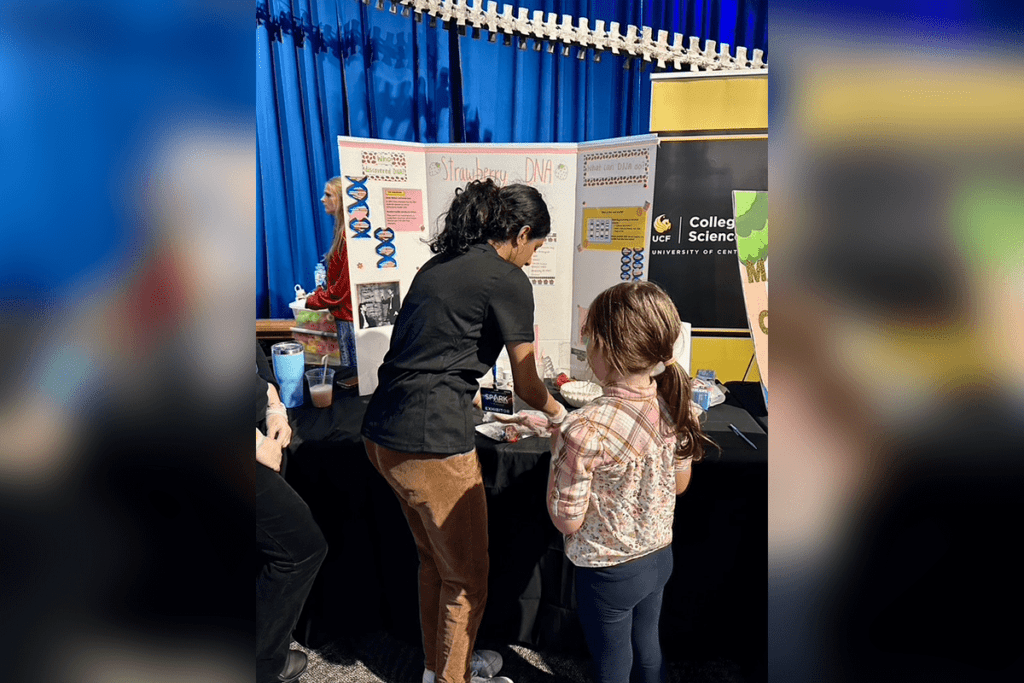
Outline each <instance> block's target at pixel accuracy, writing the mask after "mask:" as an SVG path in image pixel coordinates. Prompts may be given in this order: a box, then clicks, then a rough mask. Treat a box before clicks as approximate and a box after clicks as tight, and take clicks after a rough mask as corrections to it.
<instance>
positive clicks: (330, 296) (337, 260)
mask: <svg viewBox="0 0 1024 683" xmlns="http://www.w3.org/2000/svg"><path fill="white" fill-rule="evenodd" d="M342 249H343V250H344V249H345V247H344V245H343V246H342ZM344 256H345V257H344V259H343V258H342V254H341V253H338V254H336V255H334V256H332V257H331V261H330V263H329V264H328V265H329V266H330V267H329V269H328V274H327V276H328V277H327V288H326V289H324V288H323V287H317V288H316V290H315V291H314V292H313V293H311V294H310V295H309V296H307V297H306V308H309V309H311V310H319V309H322V308H345V309H346V310H347V309H348V308H350V307H351V305H352V303H351V302H352V291H351V289H350V285H351V281H350V279H349V275H348V253H347V250H346V251H345V255H344Z"/></svg>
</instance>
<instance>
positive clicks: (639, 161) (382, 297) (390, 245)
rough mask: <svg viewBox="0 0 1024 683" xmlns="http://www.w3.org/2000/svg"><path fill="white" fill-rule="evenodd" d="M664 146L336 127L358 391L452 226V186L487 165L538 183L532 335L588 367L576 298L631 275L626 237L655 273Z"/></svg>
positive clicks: (530, 271)
mask: <svg viewBox="0 0 1024 683" xmlns="http://www.w3.org/2000/svg"><path fill="white" fill-rule="evenodd" d="M656 148H657V136H655V135H646V136H638V137H632V138H616V139H613V140H605V141H601V142H594V143H585V144H575V143H565V144H543V145H541V144H538V145H533V144H507V145H500V144H481V145H447V144H418V143H401V142H389V141H384V140H371V139H366V138H351V137H345V136H339V137H338V151H339V155H340V160H341V175H342V176H343V177H344V178H345V193H344V197H343V200H344V202H345V208H346V216H347V223H346V225H347V234H348V238H349V273H350V276H351V282H352V307H353V312H354V317H355V335H356V357H357V361H358V372H359V393H360V394H364V395H365V394H368V393H371V392H372V391H373V390H374V389H375V388H376V386H377V368H378V367H379V366H380V364H381V362H382V361H383V359H384V354H385V353H386V352H387V349H388V346H389V344H390V341H391V331H392V329H393V323H394V317H395V316H396V315H397V311H398V310H399V308H400V306H401V302H402V301H404V300H405V295H406V293H407V292H408V289H409V286H410V284H411V283H412V279H413V278H414V277H415V275H416V272H417V270H419V268H420V266H422V265H423V264H424V263H426V261H427V260H429V259H430V258H431V257H432V256H433V253H432V252H431V251H430V248H429V246H428V242H429V240H430V239H431V238H432V237H433V236H434V235H436V233H437V232H438V231H439V230H440V229H442V228H443V214H444V212H445V211H446V210H447V208H448V206H449V204H450V203H451V200H452V198H453V197H454V196H455V190H456V189H457V188H462V187H465V186H466V184H467V183H468V182H470V181H471V180H478V179H484V178H487V177H491V178H493V179H494V180H495V182H497V184H499V185H508V184H512V183H523V184H526V185H530V186H532V187H535V188H536V189H537V190H538V191H539V192H540V193H541V195H542V196H543V197H544V201H545V203H546V204H547V207H548V212H549V213H550V215H551V232H550V233H549V235H548V237H547V241H546V242H545V244H544V246H542V247H541V248H540V249H538V250H537V252H536V254H535V255H534V257H533V260H532V262H531V265H530V266H527V268H526V269H525V270H526V274H527V275H528V276H529V277H530V280H531V282H532V283H533V295H534V304H535V313H534V322H535V330H534V332H535V335H534V336H535V342H534V345H535V347H536V351H537V358H538V359H540V358H543V357H544V356H549V357H550V358H551V360H552V363H553V364H554V366H555V368H558V369H560V370H570V373H571V374H573V375H574V376H579V377H582V376H584V374H585V373H586V372H587V370H586V363H585V361H584V362H583V365H582V367H579V362H578V359H576V357H575V355H574V353H573V349H577V346H578V339H576V338H577V337H578V328H576V324H577V322H578V313H577V310H578V308H577V307H578V306H580V305H582V306H583V307H585V306H587V305H589V303H590V301H592V300H593V298H594V296H596V295H597V293H598V292H600V291H601V290H603V289H606V288H607V287H610V286H612V285H614V284H616V283H618V282H621V281H622V280H621V279H620V276H619V274H620V273H621V272H622V270H621V268H620V262H621V260H622V257H623V253H620V252H621V250H622V249H624V248H626V246H625V245H626V243H627V242H628V244H629V248H630V249H631V250H632V251H630V259H631V266H630V271H629V272H630V277H631V278H633V277H634V274H635V272H638V273H640V275H639V276H638V279H643V278H645V277H646V259H645V255H646V253H647V249H646V247H647V244H648V241H649V233H650V222H651V218H650V211H649V209H650V205H651V202H652V200H653V176H654V168H655V165H654V161H655V153H656ZM585 174H586V175H585ZM584 175H585V177H584ZM584 220H589V223H588V225H587V229H588V230H589V232H588V233H587V241H586V244H585V245H584V242H583V241H582V235H583V233H582V232H581V231H582V228H583V221H584ZM637 255H639V258H636V256H637ZM635 258H636V260H635V261H634V259H635ZM634 263H635V264H639V265H638V267H637V268H636V269H634V267H633V264H634ZM634 271H635V272H634ZM581 302H582V303H581ZM577 350H578V349H577ZM577 372H579V373H580V374H578V375H577V374H576V373H577Z"/></svg>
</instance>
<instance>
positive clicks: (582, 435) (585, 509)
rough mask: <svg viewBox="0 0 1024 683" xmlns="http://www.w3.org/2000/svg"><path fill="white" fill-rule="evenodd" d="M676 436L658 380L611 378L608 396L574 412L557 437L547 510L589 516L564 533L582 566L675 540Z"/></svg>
mask: <svg viewBox="0 0 1024 683" xmlns="http://www.w3.org/2000/svg"><path fill="white" fill-rule="evenodd" d="M675 450H676V436H675V433H674V431H673V425H672V421H671V419H670V418H669V416H668V415H667V413H666V412H665V406H664V404H663V403H662V402H661V401H660V399H659V398H658V393H657V385H655V384H653V383H652V384H651V385H650V386H649V387H647V388H645V389H636V388H634V387H627V386H625V385H619V384H611V385H609V386H606V387H605V390H604V396H602V397H601V398H599V399H597V400H596V401H594V402H592V403H590V404H588V405H586V406H584V407H583V408H581V409H580V410H577V411H575V412H572V413H570V414H569V415H568V417H566V418H565V421H564V422H563V423H562V427H561V429H560V430H559V432H556V433H555V434H554V435H553V437H552V449H551V452H552V457H551V473H550V476H549V477H548V509H549V510H550V511H551V513H552V514H554V515H555V516H557V517H560V518H562V519H567V520H574V519H579V518H580V517H583V525H582V526H581V527H580V528H579V530H578V531H577V532H576V533H574V534H572V535H570V536H566V537H565V554H566V555H567V556H568V557H569V559H570V560H571V561H572V563H573V564H575V565H576V566H579V567H608V566H612V565H616V564H621V563H623V562H626V561H629V560H633V559H636V558H638V557H641V556H643V555H647V554H648V553H652V552H654V551H655V550H659V549H661V548H664V547H665V546H667V545H668V544H669V543H671V542H672V518H673V514H674V512H675V505H676V493H675V472H676V470H680V471H682V470H686V469H689V467H690V459H689V458H686V459H677V458H676V457H675Z"/></svg>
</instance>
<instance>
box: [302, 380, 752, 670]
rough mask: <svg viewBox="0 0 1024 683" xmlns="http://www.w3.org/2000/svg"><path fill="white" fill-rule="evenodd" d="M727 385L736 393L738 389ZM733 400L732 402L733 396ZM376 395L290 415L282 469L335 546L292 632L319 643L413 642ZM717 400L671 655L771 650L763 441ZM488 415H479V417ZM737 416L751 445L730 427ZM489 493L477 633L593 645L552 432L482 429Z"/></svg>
mask: <svg viewBox="0 0 1024 683" xmlns="http://www.w3.org/2000/svg"><path fill="white" fill-rule="evenodd" d="M731 393H732V392H730V394H731ZM730 398H731V397H730ZM368 401H369V397H368V396H366V397H360V396H357V395H356V394H355V392H354V391H346V390H344V389H341V388H340V387H336V388H335V400H334V403H333V404H332V406H331V407H330V408H329V409H327V408H324V409H318V408H314V407H312V404H311V403H310V401H309V396H308V390H307V393H306V397H305V403H304V404H303V406H301V407H298V408H295V409H292V410H290V411H289V413H290V418H291V421H292V425H293V428H294V430H295V436H294V437H293V446H292V447H291V449H290V450H291V453H290V454H289V456H288V462H287V466H286V470H285V474H286V478H287V480H288V481H289V482H290V483H291V484H292V486H293V487H294V488H295V490H296V491H298V492H299V494H300V495H302V497H303V498H304V499H305V500H306V501H307V503H308V504H309V506H310V509H311V510H312V513H313V516H314V518H315V519H316V520H317V522H318V524H320V527H321V529H322V530H323V533H324V536H325V537H326V538H327V543H328V545H329V548H330V549H329V551H328V555H327V558H326V560H325V561H324V564H323V566H322V567H321V569H320V573H319V575H318V577H317V580H316V583H315V585H314V586H313V589H312V592H311V594H310V597H309V599H308V600H307V602H306V607H305V609H304V611H303V614H302V617H301V618H300V621H299V625H298V628H297V631H296V634H295V635H296V639H297V640H298V641H299V642H300V643H302V644H304V645H306V646H309V647H313V648H317V647H321V646H323V645H325V644H326V643H329V642H330V641H331V640H333V639H336V638H339V637H345V636H353V635H358V634H360V633H365V632H367V631H370V630H375V629H386V630H388V631H389V632H391V633H392V634H393V635H395V636H396V637H399V638H402V639H404V640H407V641H408V642H411V643H414V644H416V643H419V641H420V634H419V617H418V609H417V595H416V571H417V564H418V561H417V556H416V548H415V545H414V543H413V540H412V534H411V533H410V532H409V529H408V526H407V525H406V522H405V519H404V517H403V516H402V513H401V510H400V508H399V505H398V502H397V500H396V499H395V497H394V494H393V493H392V491H391V489H390V488H389V487H388V485H387V484H386V483H385V481H384V480H383V478H382V477H381V476H380V475H379V474H378V473H377V472H376V470H374V469H373V467H372V466H371V465H370V463H369V460H368V459H367V457H366V453H365V450H364V448H363V445H362V440H361V438H360V437H359V428H360V425H361V422H362V417H363V414H364V412H365V409H366V405H367V402H368ZM731 403H732V402H731V400H730V401H727V403H725V404H722V405H719V406H715V407H713V408H712V409H711V410H710V411H708V414H707V416H706V422H705V425H704V426H705V430H706V431H707V432H708V433H709V435H711V437H712V438H713V439H715V441H716V442H717V443H718V444H719V445H721V446H722V450H723V452H722V454H721V456H718V454H717V453H716V452H714V451H711V452H710V453H709V454H708V456H707V457H706V459H705V461H704V462H702V463H700V464H698V465H696V466H695V467H694V473H693V479H692V481H691V483H690V487H689V489H688V490H687V491H686V492H685V493H684V494H683V495H682V496H681V497H680V498H679V499H678V501H677V505H676V515H675V525H674V537H675V538H674V541H673V554H674V559H675V571H674V574H673V577H672V579H671V580H670V582H669V584H668V586H667V587H666V591H665V602H664V607H663V616H662V624H661V631H662V640H663V643H664V645H665V652H666V655H667V656H668V657H669V658H680V659H681V658H686V657H689V656H694V655H696V656H700V657H707V656H714V655H716V654H718V655H721V656H724V657H731V658H733V659H734V660H737V661H741V662H743V663H744V664H745V665H746V666H748V667H751V668H754V669H759V668H763V666H764V661H765V658H766V650H765V642H766V620H767V605H766V603H767V601H766V589H765V585H766V583H765V582H766V572H767V483H768V470H767V462H768V461H767V446H768V440H767V435H766V434H765V432H764V431H763V430H762V429H761V427H760V426H759V424H758V423H757V422H756V421H755V420H754V419H753V418H752V417H751V416H750V414H749V413H747V412H746V411H745V410H744V409H743V408H741V407H739V406H738V405H733V404H731ZM481 418H482V414H481ZM730 423H732V424H734V425H736V426H737V427H738V428H739V429H740V430H741V431H743V432H744V433H745V434H746V435H747V436H748V438H750V440H751V441H753V443H754V444H755V445H756V446H757V450H754V449H752V448H750V446H748V445H747V444H746V443H745V442H744V441H742V440H741V439H740V438H739V437H737V436H736V435H735V434H733V433H732V431H730V429H729V427H728V425H729V424H730ZM477 451H478V454H479V457H480V463H481V468H482V470H483V480H484V486H485V489H486V493H487V502H488V518H489V522H488V524H489V534H490V556H491V573H490V577H489V597H488V603H487V608H486V612H485V615H484V619H483V622H482V624H481V627H480V633H479V640H480V642H482V643H487V642H491V643H515V642H520V643H524V644H527V645H530V646H532V647H534V648H537V649H540V650H544V651H553V652H554V651H573V652H585V651H586V650H585V644H584V641H583V635H582V631H581V629H580V626H579V622H578V620H577V619H576V615H575V592H574V580H573V567H572V564H571V563H570V562H569V561H568V560H567V559H566V558H565V556H564V554H563V552H562V537H561V534H559V532H558V531H557V530H556V529H555V528H554V526H553V525H552V523H551V521H550V519H549V518H548V515H547V511H546V509H545V506H544V495H545V490H546V484H547V473H548V467H549V464H550V458H551V455H550V453H549V451H548V441H547V439H540V438H528V439H524V440H522V441H520V442H518V443H514V444H507V443H497V442H494V441H491V440H490V439H488V438H486V437H484V436H482V435H477Z"/></svg>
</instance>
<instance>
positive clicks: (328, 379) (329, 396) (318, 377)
mask: <svg viewBox="0 0 1024 683" xmlns="http://www.w3.org/2000/svg"><path fill="white" fill-rule="evenodd" d="M325 373H326V374H325ZM306 382H308V383H309V398H310V399H311V400H312V401H313V405H314V406H316V407H317V408H326V407H328V406H330V405H331V401H332V400H333V399H334V370H333V369H331V368H327V370H326V371H325V370H324V369H323V368H313V369H312V370H306Z"/></svg>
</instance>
